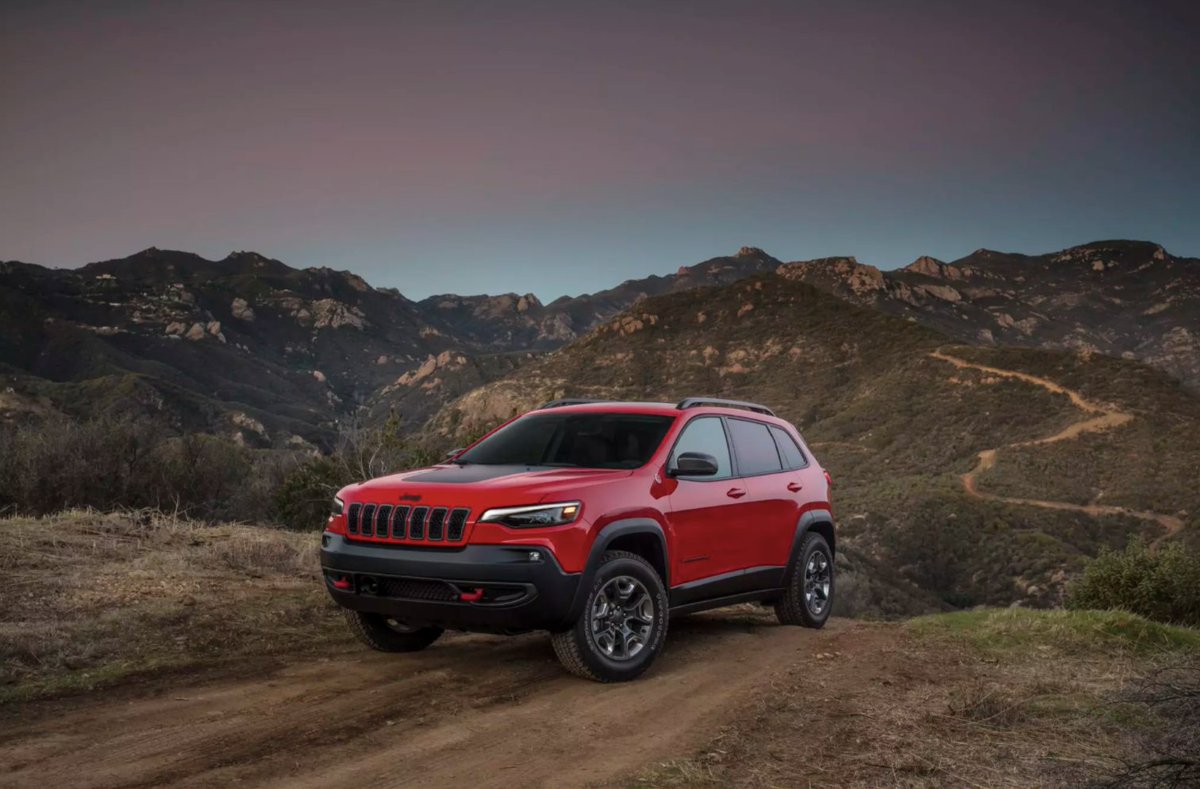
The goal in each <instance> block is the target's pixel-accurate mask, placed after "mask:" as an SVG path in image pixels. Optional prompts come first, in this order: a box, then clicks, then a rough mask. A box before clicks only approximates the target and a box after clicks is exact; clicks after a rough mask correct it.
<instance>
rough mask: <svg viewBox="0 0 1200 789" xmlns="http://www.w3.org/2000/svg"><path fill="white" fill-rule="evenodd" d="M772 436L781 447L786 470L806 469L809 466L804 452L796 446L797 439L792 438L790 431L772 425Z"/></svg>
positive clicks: (781, 455)
mask: <svg viewBox="0 0 1200 789" xmlns="http://www.w3.org/2000/svg"><path fill="white" fill-rule="evenodd" d="M771 435H773V436H775V444H776V445H777V446H778V447H779V455H780V457H782V458H783V467H784V468H804V467H805V466H807V465H808V461H807V460H806V459H805V458H804V452H802V451H801V450H800V447H799V446H797V445H796V439H794V438H792V436H791V434H790V433H788V431H786V430H784V429H783V428H781V427H775V426H774V425H771Z"/></svg>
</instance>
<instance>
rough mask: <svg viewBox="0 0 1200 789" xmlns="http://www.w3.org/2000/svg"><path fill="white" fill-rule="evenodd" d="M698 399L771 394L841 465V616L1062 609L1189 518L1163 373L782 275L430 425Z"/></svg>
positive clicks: (663, 314) (625, 321)
mask: <svg viewBox="0 0 1200 789" xmlns="http://www.w3.org/2000/svg"><path fill="white" fill-rule="evenodd" d="M955 360H957V361H958V363H957V364H956V363H955ZM989 367H990V368H993V369H990V370H989V369H987V368H989ZM1067 390H1070V391H1067ZM689 394H709V395H719V396H725V397H733V398H740V399H751V400H757V401H760V402H765V403H768V404H770V405H771V406H772V407H774V408H775V409H776V410H777V411H778V412H779V413H780V414H781V415H782V416H784V417H786V418H788V419H790V420H792V421H793V422H794V423H795V424H796V425H797V426H798V427H799V428H800V429H801V431H802V432H804V434H805V436H806V438H807V440H808V441H809V443H810V445H811V446H812V447H813V449H814V451H816V452H817V453H818V455H819V457H820V459H821V461H822V463H823V464H824V465H825V466H826V467H827V468H828V469H829V470H830V471H831V473H832V475H833V478H834V496H835V499H834V501H835V506H836V509H837V514H838V518H839V523H840V528H841V530H842V535H843V538H844V539H845V540H846V546H847V551H846V553H845V560H846V562H845V564H844V568H845V570H846V572H847V575H846V577H847V578H848V582H847V583H846V584H844V585H843V586H842V598H843V599H842V603H843V609H842V610H843V611H844V612H852V613H873V614H884V615H895V614H907V613H914V612H919V611H923V610H931V609H936V608H938V607H962V606H972V605H980V604H993V605H1004V604H1009V603H1012V602H1020V603H1023V604H1029V605H1040V606H1045V605H1053V604H1055V603H1057V602H1058V601H1059V600H1060V596H1061V593H1062V589H1063V586H1064V584H1065V582H1066V580H1067V579H1068V578H1069V577H1070V576H1071V574H1072V573H1073V572H1074V571H1075V570H1077V569H1078V567H1079V566H1080V565H1081V563H1082V562H1083V560H1084V559H1085V557H1087V556H1091V555H1094V554H1095V553H1096V551H1097V550H1098V549H1099V548H1100V547H1101V546H1105V545H1108V546H1120V545H1123V544H1124V543H1125V541H1126V540H1127V539H1128V538H1129V537H1130V536H1131V535H1134V534H1144V535H1145V536H1146V537H1147V538H1149V539H1158V538H1160V537H1163V536H1164V535H1165V534H1166V533H1167V532H1168V531H1175V530H1176V529H1174V528H1171V527H1169V526H1168V524H1173V523H1177V524H1178V530H1179V531H1181V533H1182V534H1184V535H1188V538H1189V539H1191V536H1190V535H1192V534H1194V533H1195V532H1196V530H1197V528H1200V494H1198V493H1197V492H1196V488H1195V485H1194V484H1192V483H1193V482H1194V476H1195V475H1194V470H1195V468H1196V467H1197V466H1198V465H1200V401H1198V400H1197V399H1196V398H1195V397H1194V396H1192V395H1190V394H1189V393H1187V392H1186V391H1184V390H1183V389H1182V388H1181V387H1180V385H1179V384H1178V383H1176V382H1174V381H1172V380H1170V379H1169V378H1168V377H1167V376H1166V375H1165V374H1163V373H1161V372H1158V371H1155V370H1152V369H1150V368H1148V367H1146V366H1144V365H1140V364H1137V363H1133V362H1128V361H1122V360H1117V359H1110V358H1107V357H1101V356H1091V357H1087V356H1081V355H1068V354H1063V353H1053V352H1047V351H1034V350H1024V349H1008V350H998V349H987V348H966V347H962V346H954V345H952V344H951V343H950V342H949V341H948V338H947V337H945V336H944V335H941V334H939V333H937V332H935V331H933V330H932V329H928V328H925V327H923V326H921V325H919V324H917V323H914V322H912V321H908V320H902V319H899V318H895V317H891V316H888V315H885V314H882V313H880V312H877V311H874V310H869V309H866V308H860V307H856V306H853V305H850V304H847V303H846V302H844V301H842V300H840V299H838V298H836V297H834V296H832V295H830V294H828V293H825V292H823V291H820V290H818V289H816V288H814V287H812V286H810V285H807V284H804V283H801V282H797V281H795V280H793V279H789V278H786V277H782V276H779V275H763V276H759V277H755V278H752V279H748V280H743V281H740V282H738V283H736V284H733V285H730V286H726V287H724V288H718V289H702V290H693V291H687V292H682V293H677V294H673V295H667V296H662V297H656V298H651V299H647V300H645V301H642V302H639V304H638V305H637V306H635V307H634V308H633V309H632V310H630V311H629V312H627V313H624V314H623V315H621V316H619V317H618V318H616V319H614V320H613V321H610V322H608V323H605V324H603V325H602V326H600V327H599V328H598V329H596V330H595V331H594V332H593V333H591V334H589V335H588V336H586V337H584V338H582V339H580V340H578V341H576V342H575V343H572V344H571V345H568V346H567V347H565V348H563V349H562V350H560V351H557V352H555V353H552V354H549V355H547V356H545V357H542V358H540V359H538V360H535V361H533V362H531V363H530V364H528V365H526V366H524V367H523V368H521V370H520V371H519V372H517V373H516V374H513V375H510V376H509V377H507V378H503V379H500V380H497V381H494V382H492V383H491V384H488V385H485V386H483V387H481V388H479V389H477V390H475V391H473V392H470V393H468V394H466V395H464V396H463V397H461V398H459V399H458V400H456V401H454V402H453V403H451V404H449V405H448V406H447V407H446V408H444V409H443V410H442V411H441V412H440V413H439V414H438V415H437V416H436V417H435V418H434V419H433V420H432V421H431V423H430V426H429V429H430V431H431V432H432V433H433V434H434V435H436V436H439V437H441V438H442V439H443V440H444V441H445V442H447V443H458V442H460V441H461V440H463V439H464V438H466V437H469V436H473V435H477V434H478V433H479V432H480V431H481V430H483V429H485V428H486V427H489V426H491V425H492V424H495V423H496V422H498V421H499V420H501V419H503V418H506V417H508V416H510V415H512V414H514V413H519V412H521V411H523V410H525V409H527V408H529V407H531V406H533V405H536V404H537V403H539V402H543V401H546V400H550V399H553V398H556V397H561V396H587V397H602V398H614V399H617V398H619V399H652V400H674V399H678V398H680V397H683V396H686V395H689ZM1080 402H1082V403H1084V404H1085V405H1086V406H1088V407H1094V408H1097V409H1099V410H1100V411H1101V412H1103V413H1108V411H1109V410H1111V411H1112V412H1113V413H1119V414H1121V415H1123V416H1122V417H1121V419H1119V420H1113V419H1112V418H1111V417H1109V418H1106V421H1102V422H1100V423H1095V422H1094V421H1093V420H1095V419H1096V418H1097V416H1098V415H1097V413H1093V412H1092V411H1089V410H1088V408H1081V406H1080V404H1079V403H1080ZM1096 404H1103V405H1096ZM1103 413H1102V414H1100V415H1101V416H1102V415H1103ZM1050 439H1054V440H1050ZM1080 445H1083V446H1086V447H1087V448H1088V449H1089V450H1090V451H1088V452H1086V453H1081V452H1078V451H1073V450H1077V449H1078V447H1079V446H1080ZM981 453H985V455H984V456H985V457H988V458H990V459H991V460H992V461H993V462H992V463H991V464H989V465H988V467H987V468H979V464H980V459H981ZM1061 504H1066V505H1069V506H1060V505H1061ZM981 537H982V538H981ZM868 570H869V571H868Z"/></svg>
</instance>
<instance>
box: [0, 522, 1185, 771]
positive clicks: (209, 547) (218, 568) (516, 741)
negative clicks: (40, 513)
mask: <svg viewBox="0 0 1200 789" xmlns="http://www.w3.org/2000/svg"><path fill="white" fill-rule="evenodd" d="M0 534H3V536H4V538H5V539H4V540H0V546H4V549H3V550H0V586H2V587H3V588H4V589H5V590H6V594H5V595H4V596H0V787H9V786H13V787H37V789H43V788H45V787H56V788H57V787H84V786H86V787H137V786H162V785H174V786H225V785H227V784H229V783H233V782H238V783H243V784H246V785H254V786H258V785H267V786H287V787H292V786H300V787H304V786H313V787H317V786H320V787H325V786H333V787H342V786H345V787H355V789H358V787H362V786H404V785H420V786H435V787H457V786H481V787H488V786H504V787H520V786H555V787H558V786H579V785H601V786H606V785H615V786H629V785H639V786H649V787H657V786H695V785H719V786H726V785H731V786H739V785H750V786H808V785H811V786H847V785H850V786H878V785H903V786H942V785H981V786H1014V787H1015V786H1022V787H1024V786H1057V785H1062V784H1063V783H1072V782H1073V783H1078V782H1080V781H1083V780H1088V779H1092V778H1101V777H1104V776H1106V775H1109V774H1112V773H1113V772H1114V771H1117V770H1119V769H1120V768H1121V766H1122V760H1123V759H1127V760H1130V761H1135V760H1137V759H1138V758H1141V755H1142V754H1144V752H1145V747H1144V745H1142V744H1140V743H1141V739H1140V738H1144V737H1146V736H1149V735H1156V734H1157V732H1159V731H1160V729H1161V727H1163V726H1165V725H1166V724H1165V723H1163V721H1162V720H1160V718H1161V717H1162V716H1159V715H1157V714H1151V713H1148V712H1146V711H1144V710H1139V709H1132V708H1130V707H1129V705H1128V704H1125V703H1124V702H1122V701H1121V700H1120V695H1119V694H1120V693H1121V692H1122V689H1123V688H1124V687H1126V686H1127V685H1128V684H1129V683H1130V682H1131V681H1134V680H1136V678H1137V677H1139V676H1144V675H1145V674H1146V673H1147V672H1148V671H1151V670H1153V669H1154V668H1155V667H1156V666H1159V665H1162V664H1164V663H1169V662H1170V661H1172V660H1180V659H1181V655H1187V654H1191V655H1200V632H1198V631H1194V630H1186V629H1182V628H1168V627H1165V626H1162V625H1153V624H1151V623H1148V622H1146V621H1145V620H1141V619H1139V618H1137V617H1133V616H1131V615H1127V614H1116V613H1103V614H1101V613H1092V612H1030V611H1019V610H1010V611H981V612H971V613H963V614H951V615H943V616H938V617H930V618H927V619H921V620H915V621H913V622H910V623H905V624H869V623H863V622H853V621H849V620H836V619H835V620H833V621H832V622H831V623H830V625H829V626H828V627H826V628H825V629H824V630H822V631H811V630H805V629H801V628H785V627H781V626H779V625H778V624H776V623H775V621H774V617H773V615H772V614H771V613H770V612H769V611H768V610H766V609H763V608H760V607H756V606H742V607H739V608H734V609H728V610H725V611H720V612H711V613H708V614H702V615H698V616H694V617H688V618H682V619H677V620H675V621H673V622H672V623H671V628H670V633H669V636H668V639H667V648H666V651H665V652H664V654H663V655H662V656H661V657H660V659H659V661H658V663H656V665H655V666H654V667H653V669H651V671H650V672H649V673H648V674H647V675H646V676H645V677H644V678H642V679H641V680H639V681H637V682H634V683H629V684H624V685H616V686H605V685H599V684H596V683H592V682H586V681H583V680H579V679H576V678H573V677H571V676H569V675H567V674H566V673H565V672H564V671H563V670H562V669H561V668H560V667H559V665H558V663H557V662H556V661H555V659H554V657H553V653H552V651H551V649H550V646H549V643H548V640H547V638H546V636H545V635H539V634H533V635H527V636H521V637H516V638H501V637H491V636H478V635H473V636H467V635H457V634H452V635H448V636H446V637H444V638H443V639H442V640H440V641H439V642H437V643H436V644H434V645H433V646H432V647H431V648H430V649H428V650H426V651H424V652H422V653H419V654H414V655H382V654H377V653H372V652H370V651H368V650H366V649H365V648H364V647H361V646H359V645H358V644H357V643H356V642H354V641H353V640H352V639H351V638H350V636H349V632H348V630H347V629H346V627H345V624H344V622H342V621H341V617H340V616H339V615H338V613H337V611H336V610H335V608H334V607H333V606H332V604H331V603H330V602H329V600H328V599H327V595H325V593H324V591H323V590H322V589H321V588H320V584H319V582H318V581H317V579H316V572H315V569H314V568H315V555H314V551H315V536H314V535H296V534H287V533H281V532H273V531H271V530H266V529H261V528H254V527H249V526H239V525H230V524H226V525H220V526H211V525H204V524H196V523H189V522H186V521H177V520H175V519H171V518H164V517H162V516H154V515H146V514H139V513H133V514H125V515H98V514H95V513H86V512H84V513H66V514H63V515H59V516H54V517H52V518H48V519H42V520H35V519H27V518H11V519H5V520H0ZM214 601H216V602H219V603H220V604H219V605H213V604H211V603H212V602H214ZM1197 673H1198V675H1200V666H1197ZM1197 695H1198V697H1200V693H1198V694H1197ZM1196 720H1197V721H1200V710H1197V711H1196ZM1171 731H1178V727H1175V729H1172V730H1171ZM1198 731H1200V729H1198ZM1160 739H1161V738H1160ZM1195 740H1196V742H1200V733H1198V734H1197V735H1196V737H1195ZM1187 747H1191V746H1190V745H1189V746H1187ZM1197 750H1200V746H1198V747H1197ZM1197 760H1198V761H1197V764H1200V756H1197Z"/></svg>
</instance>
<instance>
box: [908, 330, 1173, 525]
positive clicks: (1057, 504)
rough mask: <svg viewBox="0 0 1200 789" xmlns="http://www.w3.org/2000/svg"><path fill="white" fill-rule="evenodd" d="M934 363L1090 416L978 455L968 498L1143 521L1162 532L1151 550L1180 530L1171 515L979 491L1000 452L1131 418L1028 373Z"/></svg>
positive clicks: (965, 479) (968, 476)
mask: <svg viewBox="0 0 1200 789" xmlns="http://www.w3.org/2000/svg"><path fill="white" fill-rule="evenodd" d="M929 355H930V356H932V357H933V358H934V359H938V360H940V361H943V362H949V363H950V364H952V365H954V366H955V367H957V368H959V369H972V370H979V371H981V372H985V373H989V374H991V375H997V376H1000V377H1002V378H1014V379H1016V380H1018V381H1024V382H1025V383H1029V384H1033V385H1034V386H1040V387H1042V388H1043V389H1045V390H1047V391H1049V392H1053V393H1055V394H1061V395H1066V396H1067V397H1068V398H1070V400H1071V403H1072V405H1074V406H1075V407H1076V408H1078V409H1079V410H1081V411H1083V412H1084V413H1086V414H1089V415H1091V416H1089V417H1088V418H1087V419H1082V420H1080V421H1078V422H1073V423H1072V424H1070V425H1067V426H1066V427H1065V428H1063V429H1062V430H1060V431H1058V432H1057V433H1055V434H1053V435H1050V436H1045V437H1044V438H1035V439H1031V440H1029V441H1016V442H1013V443H1011V444H1005V445H1004V446H1000V447H994V448H992V449H985V450H983V451H981V452H980V453H979V454H978V456H977V457H978V460H977V462H976V463H975V467H974V468H972V469H971V470H970V471H968V472H967V473H965V474H963V475H961V476H960V479H961V480H962V484H963V490H964V491H966V493H967V495H968V496H973V497H975V498H977V499H987V500H988V501H999V502H1003V503H1005V504H1023V505H1027V506H1030V507H1041V508H1043V509H1048V510H1068V511H1070V512H1082V513H1086V514H1087V515H1091V516H1099V515H1128V516H1131V517H1134V518H1139V519H1140V520H1144V521H1151V522H1153V523H1157V524H1159V525H1160V526H1162V527H1163V529H1164V530H1165V531H1164V533H1163V534H1162V535H1160V536H1159V537H1158V538H1156V539H1155V540H1154V541H1153V542H1152V543H1151V547H1152V548H1153V547H1157V546H1158V545H1159V543H1161V542H1162V541H1163V540H1165V539H1167V538H1168V537H1171V536H1173V535H1175V534H1177V533H1179V531H1180V530H1182V529H1183V521H1182V520H1181V519H1180V518H1177V517H1175V516H1174V515H1165V514H1163V513H1161V512H1150V511H1148V510H1133V509H1129V508H1128V507H1117V506H1113V505H1103V504H1071V503H1069V502H1065V501H1047V500H1045V499H1024V498H1015V497H1011V496H998V495H996V494H994V493H984V492H983V491H981V490H979V487H978V485H977V481H978V478H979V475H980V474H982V473H984V472H985V471H987V470H988V469H990V468H992V467H994V466H995V465H996V458H997V455H998V454H999V453H1000V451H1001V450H1005V449H1015V448H1017V447H1031V446H1038V445H1040V444H1054V443H1057V442H1059V441H1069V440H1070V439H1073V438H1078V437H1079V436H1081V435H1083V434H1085V433H1099V432H1101V431H1104V430H1111V429H1113V428H1116V427H1120V426H1121V425H1123V424H1125V423H1126V422H1130V421H1132V420H1133V414H1131V413H1129V412H1128V411H1122V410H1120V409H1118V408H1116V407H1115V406H1112V405H1106V404H1103V403H1098V402H1096V401H1095V400H1089V399H1087V398H1086V397H1084V396H1083V395H1082V394H1080V393H1079V392H1077V391H1075V390H1074V389H1068V388H1066V387H1065V386H1062V385H1060V384H1057V383H1055V382H1054V381H1051V380H1050V379H1048V378H1040V377H1038V376H1036V375H1030V374H1029V373H1022V372H1018V371H1016V370H1005V369H1002V368H999V367H989V366H988V365H985V364H976V363H974V362H968V361H966V360H965V359H960V358H958V357H957V356H951V355H950V354H947V353H943V352H942V351H933V352H931V353H930V354H929Z"/></svg>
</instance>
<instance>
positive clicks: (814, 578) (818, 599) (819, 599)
mask: <svg viewBox="0 0 1200 789" xmlns="http://www.w3.org/2000/svg"><path fill="white" fill-rule="evenodd" d="M832 580H833V568H832V566H831V565H830V562H829V557H828V556H826V555H825V553H824V552H823V551H820V550H816V551H813V552H812V555H811V556H809V557H808V564H807V565H805V567H804V605H805V606H806V607H807V608H808V611H809V613H810V614H812V615H813V616H820V615H821V614H823V613H825V608H826V607H827V606H828V605H829V589H830V586H831V585H832Z"/></svg>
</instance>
